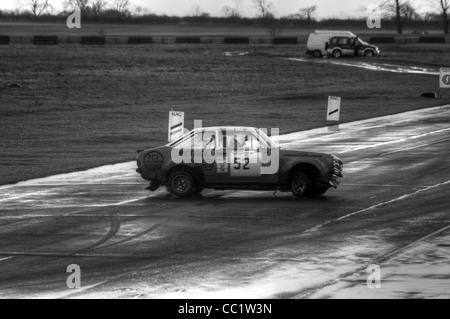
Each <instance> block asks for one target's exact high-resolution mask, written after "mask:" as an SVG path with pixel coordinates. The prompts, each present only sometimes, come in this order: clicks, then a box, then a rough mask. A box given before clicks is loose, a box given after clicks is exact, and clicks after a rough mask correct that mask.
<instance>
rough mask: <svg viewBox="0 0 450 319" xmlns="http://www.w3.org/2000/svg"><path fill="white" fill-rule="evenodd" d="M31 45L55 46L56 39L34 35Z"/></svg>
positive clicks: (54, 37)
mask: <svg viewBox="0 0 450 319" xmlns="http://www.w3.org/2000/svg"><path fill="white" fill-rule="evenodd" d="M33 44H34V45H57V44H58V37H56V36H39V35H36V36H34V37H33Z"/></svg>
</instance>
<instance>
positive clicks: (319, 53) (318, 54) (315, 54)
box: [313, 50, 322, 58]
mask: <svg viewBox="0 0 450 319" xmlns="http://www.w3.org/2000/svg"><path fill="white" fill-rule="evenodd" d="M313 57H315V58H321V57H322V52H320V51H319V50H316V51H314V52H313Z"/></svg>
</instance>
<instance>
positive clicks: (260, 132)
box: [257, 129, 280, 148]
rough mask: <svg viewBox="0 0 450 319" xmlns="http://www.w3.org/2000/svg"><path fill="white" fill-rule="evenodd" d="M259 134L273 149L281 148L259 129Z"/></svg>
mask: <svg viewBox="0 0 450 319" xmlns="http://www.w3.org/2000/svg"><path fill="white" fill-rule="evenodd" d="M257 133H258V134H259V136H260V137H261V139H262V140H264V141H265V142H266V144H267V145H268V146H269V147H271V148H280V146H279V145H278V144H277V143H275V142H274V141H273V140H272V139H271V138H270V137H268V136H267V134H266V133H264V131H263V130H260V129H258V131H257Z"/></svg>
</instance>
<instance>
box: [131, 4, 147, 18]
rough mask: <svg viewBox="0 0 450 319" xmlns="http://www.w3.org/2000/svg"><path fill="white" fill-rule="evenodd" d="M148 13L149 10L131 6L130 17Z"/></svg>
mask: <svg viewBox="0 0 450 319" xmlns="http://www.w3.org/2000/svg"><path fill="white" fill-rule="evenodd" d="M149 13H150V10H149V9H148V8H146V7H143V6H133V9H132V10H131V15H133V16H145V15H147V14H149Z"/></svg>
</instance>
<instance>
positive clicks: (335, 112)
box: [327, 96, 341, 121]
mask: <svg viewBox="0 0 450 319" xmlns="http://www.w3.org/2000/svg"><path fill="white" fill-rule="evenodd" d="M340 115H341V98H340V97H338V96H329V97H328V111H327V121H339V117H340Z"/></svg>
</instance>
